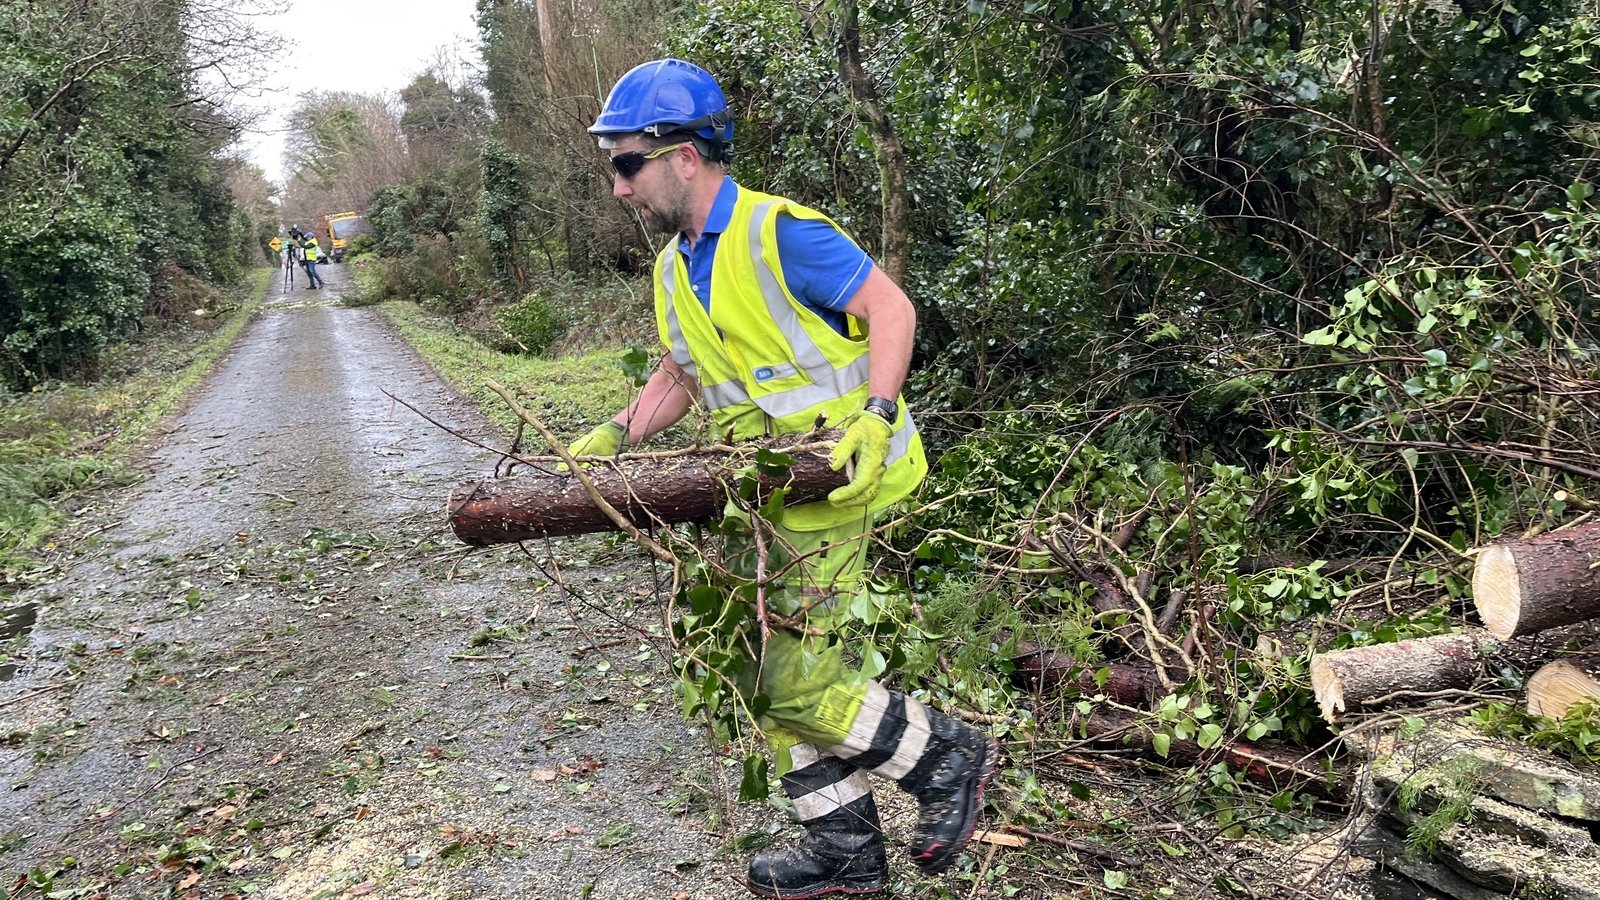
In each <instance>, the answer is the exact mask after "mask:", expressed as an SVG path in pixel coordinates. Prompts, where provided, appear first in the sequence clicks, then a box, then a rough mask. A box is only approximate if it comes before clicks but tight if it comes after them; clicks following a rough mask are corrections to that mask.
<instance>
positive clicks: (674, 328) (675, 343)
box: [661, 251, 709, 402]
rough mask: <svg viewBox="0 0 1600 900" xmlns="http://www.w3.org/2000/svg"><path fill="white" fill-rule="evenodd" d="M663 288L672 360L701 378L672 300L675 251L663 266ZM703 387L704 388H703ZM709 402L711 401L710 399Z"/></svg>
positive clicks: (674, 280) (675, 283)
mask: <svg viewBox="0 0 1600 900" xmlns="http://www.w3.org/2000/svg"><path fill="white" fill-rule="evenodd" d="M661 268H662V269H664V270H665V271H663V272H662V273H661V289H662V290H663V291H665V292H666V300H667V336H668V337H670V338H671V340H672V361H673V362H675V363H677V364H678V367H679V368H681V369H683V371H684V372H685V373H686V374H688V376H689V377H690V378H693V379H694V380H695V381H699V380H700V375H699V373H698V371H697V370H696V368H695V364H694V358H693V357H691V356H690V355H689V342H688V341H687V340H684V337H683V326H682V325H680V324H678V306H677V304H676V303H673V302H672V295H673V294H674V293H676V290H675V289H676V288H677V286H678V285H677V273H678V267H677V254H676V251H674V253H673V260H672V262H671V263H668V264H667V265H665V266H662V267H661ZM702 389H703V388H702ZM708 402H709V401H708Z"/></svg>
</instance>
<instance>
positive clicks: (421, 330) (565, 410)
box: [379, 300, 635, 452]
mask: <svg viewBox="0 0 1600 900" xmlns="http://www.w3.org/2000/svg"><path fill="white" fill-rule="evenodd" d="M379 309H380V310H381V311H382V312H383V314H384V315H386V316H388V317H389V319H390V321H392V322H393V323H394V324H395V327H397V328H398V329H400V333H401V334H402V335H403V336H404V337H405V339H406V342H407V343H409V344H411V346H412V347H414V348H416V350H417V352H418V353H419V354H421V356H422V358H423V360H425V361H426V362H427V363H428V365H430V366H432V367H433V369H434V371H436V372H438V373H439V375H440V376H441V377H442V378H444V380H445V381H446V382H448V383H449V384H450V385H451V386H453V387H455V388H456V389H457V390H459V391H461V392H462V393H463V394H465V395H467V396H469V397H471V398H472V399H473V400H474V401H475V402H476V403H477V404H478V407H479V408H480V409H482V410H483V412H484V414H485V415H486V416H487V417H488V418H489V420H490V421H491V422H493V423H494V425H495V427H496V428H497V429H499V430H500V431H501V433H503V434H511V433H512V432H514V431H515V429H516V424H517V420H516V416H515V415H514V414H513V413H512V412H511V410H510V409H508V408H507V407H506V405H505V403H504V401H502V400H501V399H500V397H499V396H497V395H496V394H495V393H494V392H493V391H490V390H489V389H488V388H486V387H484V383H485V382H486V381H488V380H489V379H493V380H495V381H498V382H500V383H501V384H503V385H505V386H506V387H507V388H510V389H511V390H513V391H515V392H516V393H517V394H519V395H520V396H521V397H522V398H523V400H522V402H523V405H524V406H526V407H527V409H528V411H529V412H531V413H533V414H534V415H536V416H538V417H539V419H540V420H541V421H543V422H544V423H545V424H546V425H548V426H549V427H550V428H551V430H553V431H555V432H556V433H557V434H559V435H562V436H563V437H569V438H574V437H577V436H578V435H581V434H583V433H584V432H585V431H587V430H589V429H590V428H592V427H594V426H595V425H597V424H599V423H600V422H601V421H603V420H604V419H606V418H608V417H610V416H611V415H613V414H614V413H616V412H617V411H618V410H620V409H622V408H623V407H624V406H626V405H627V404H628V402H629V401H631V400H632V399H633V394H634V391H635V388H634V386H633V383H632V381H631V380H630V379H629V378H628V377H627V376H626V375H624V374H623V371H622V364H621V359H622V351H619V350H603V351H596V352H593V353H587V354H584V355H582V356H569V357H561V358H557V359H545V358H542V357H532V356H524V355H521V354H512V353H501V352H499V351H496V350H492V349H489V348H487V347H485V346H483V345H482V344H481V343H479V342H478V341H477V340H476V339H474V338H473V337H472V336H471V335H470V334H468V333H467V332H466V331H465V330H463V329H462V328H461V327H460V326H458V325H456V324H454V323H453V322H451V321H450V320H449V319H445V318H442V317H439V316H434V315H430V314H428V313H427V312H425V311H424V310H422V309H421V308H420V307H418V306H417V305H416V304H415V303H411V302H409V301H400V300H393V301H389V302H387V303H384V304H382V305H381V306H380V307H379ZM533 439H534V440H537V436H534V437H533ZM535 452H537V451H535Z"/></svg>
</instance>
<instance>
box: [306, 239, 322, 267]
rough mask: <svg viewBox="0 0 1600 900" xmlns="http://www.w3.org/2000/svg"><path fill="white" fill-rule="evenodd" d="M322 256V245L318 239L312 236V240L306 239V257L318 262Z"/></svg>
mask: <svg viewBox="0 0 1600 900" xmlns="http://www.w3.org/2000/svg"><path fill="white" fill-rule="evenodd" d="M321 258H322V246H321V245H320V244H318V243H317V239H316V238H312V239H311V240H309V241H306V259H308V260H310V261H311V262H316V261H317V260H319V259H321Z"/></svg>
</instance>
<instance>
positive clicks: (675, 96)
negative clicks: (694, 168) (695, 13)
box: [589, 59, 733, 151]
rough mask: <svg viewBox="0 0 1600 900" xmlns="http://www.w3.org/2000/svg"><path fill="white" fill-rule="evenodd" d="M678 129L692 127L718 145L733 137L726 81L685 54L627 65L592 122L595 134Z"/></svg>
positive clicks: (661, 131)
mask: <svg viewBox="0 0 1600 900" xmlns="http://www.w3.org/2000/svg"><path fill="white" fill-rule="evenodd" d="M675 131H690V132H693V133H694V134H696V135H698V136H700V137H702V138H705V139H706V140H708V141H710V142H711V143H712V147H713V148H714V149H716V150H719V151H720V150H721V148H722V147H723V146H726V145H731V144H732V143H733V115H732V113H730V112H729V111H728V98H727V97H725V96H723V93H722V87H721V86H720V85H718V84H717V80H716V79H715V78H712V77H711V73H710V72H707V71H706V70H705V69H702V68H700V67H699V66H697V65H695V64H694V63H690V62H684V61H683V60H681V59H657V60H653V61H651V62H647V63H644V64H643V65H638V66H634V67H633V68H632V69H629V70H628V72H627V74H625V75H623V76H622V77H621V78H619V79H617V83H616V84H615V85H614V86H613V87H612V88H611V93H610V94H609V95H608V96H607V97H606V104H605V106H604V107H603V108H602V109H601V110H600V115H599V117H598V118H596V119H595V120H594V124H593V125H590V126H589V133H590V134H594V135H606V134H634V133H638V132H644V133H646V134H652V135H655V136H657V137H659V136H661V135H664V134H671V133H672V132H675Z"/></svg>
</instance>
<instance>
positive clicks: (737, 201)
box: [570, 59, 999, 898]
mask: <svg viewBox="0 0 1600 900" xmlns="http://www.w3.org/2000/svg"><path fill="white" fill-rule="evenodd" d="M589 131H590V133H591V134H594V135H595V136H596V137H597V138H598V139H599V142H600V147H601V149H602V150H604V151H606V152H607V153H608V154H609V156H610V161H611V166H612V168H613V170H614V171H615V185H614V189H613V193H614V194H615V195H616V196H617V197H619V198H621V199H623V200H625V201H626V202H627V203H628V204H629V205H630V206H632V207H633V208H634V209H635V210H636V211H637V212H638V213H639V214H640V215H641V216H642V217H643V218H644V221H645V223H646V224H647V225H649V226H650V227H651V228H652V229H654V230H656V231H659V232H663V233H666V234H669V235H675V236H676V239H675V240H669V242H668V244H667V246H666V247H665V248H664V249H663V250H662V252H661V255H660V257H659V258H658V259H657V260H656V266H655V306H656V322H657V326H658V329H659V331H660V333H661V339H662V342H663V343H664V344H665V345H666V347H667V349H668V351H669V352H668V354H667V355H666V356H665V357H664V358H663V359H662V362H661V364H660V366H659V367H658V368H657V370H656V371H655V372H654V373H653V374H652V376H651V378H650V380H649V381H648V382H647V383H646V384H645V386H644V388H643V390H642V391H641V392H640V394H639V397H638V398H637V399H636V400H635V401H634V402H633V403H632V404H630V405H629V406H628V408H627V409H626V410H624V411H623V412H621V413H618V414H617V415H616V416H615V417H614V418H613V419H612V420H611V421H608V422H606V423H604V424H603V425H601V426H600V427H598V428H596V429H595V430H594V431H592V432H590V433H589V434H588V435H585V436H584V437H583V438H581V439H579V440H578V441H577V442H576V443H574V444H573V445H572V447H571V448H570V449H571V452H572V453H573V454H574V455H595V456H603V455H611V454H615V453H617V452H618V451H619V450H620V449H621V448H623V447H624V446H631V445H633V444H637V443H639V442H640V441H643V440H644V439H645V438H648V437H650V436H651V435H653V434H656V433H658V432H660V431H662V430H663V429H665V428H667V427H669V426H670V425H672V424H673V423H674V422H677V421H678V420H679V419H681V418H682V417H683V416H684V415H685V414H687V413H688V412H689V410H690V407H691V405H692V404H693V403H694V402H695V401H696V400H698V401H699V402H701V403H703V404H705V407H706V408H707V410H708V411H709V412H710V415H711V418H712V420H713V422H714V423H715V426H716V429H717V433H718V434H727V433H729V432H731V433H732V436H733V437H734V438H735V439H742V438H750V437H756V436H759V435H764V434H787V433H793V434H799V433H804V432H807V431H810V430H811V429H812V427H813V426H814V425H815V423H816V421H817V419H818V417H819V416H824V417H826V419H827V421H828V422H829V423H830V424H831V425H834V426H836V427H843V428H844V429H845V434H844V437H843V439H842V440H841V441H840V442H839V445H838V447H837V449H836V450H835V451H834V455H833V465H834V468H836V469H837V468H841V467H843V466H844V465H845V464H846V463H847V462H853V463H854V471H853V477H852V480H851V481H850V483H849V484H847V485H845V486H844V487H841V488H838V489H837V490H835V491H834V492H833V493H832V494H830V495H829V497H828V500H827V501H825V502H818V503H811V504H806V505H802V506H794V507H790V508H788V509H786V510H785V511H784V514H783V519H782V523H781V526H779V527H777V529H776V530H777V532H778V536H779V537H780V538H781V542H780V543H781V544H782V545H787V546H786V547H785V549H786V550H788V549H792V550H793V555H794V556H795V557H798V558H801V559H802V563H801V564H800V565H799V566H797V567H794V568H791V569H790V570H789V572H788V573H786V575H785V576H784V579H785V581H784V584H782V585H779V586H777V588H776V589H775V590H774V591H773V596H771V597H769V603H771V604H772V605H773V607H774V609H775V610H776V611H778V612H780V613H783V614H786V615H792V614H796V613H800V612H803V611H804V610H805V609H809V608H813V607H814V606H815V604H817V603H818V602H819V601H820V600H821V599H822V598H826V597H829V596H832V595H834V594H836V593H852V592H853V591H854V590H855V587H856V583H857V581H858V578H859V576H860V573H861V571H862V569H863V567H864V563H865V555H866V544H867V539H866V538H867V535H866V533H867V532H868V531H870V529H871V522H872V519H873V517H874V516H875V515H876V514H878V513H880V512H882V511H883V510H885V509H887V508H888V507H890V506H891V505H893V504H894V503H896V502H897V501H899V500H901V499H903V498H904V497H906V496H907V495H908V494H910V493H911V491H912V490H913V489H915V488H916V486H917V484H918V483H919V482H920V481H921V480H922V478H923V476H924V475H925V474H926V473H927V469H928V464H927V459H926V457H925V456H924V454H923V450H922V441H921V439H920V438H919V437H918V435H917V430H916V426H915V424H914V423H913V422H912V419H911V416H910V415H909V413H907V411H906V410H905V408H904V403H903V401H902V399H901V397H900V387H901V384H902V383H903V382H904V380H905V377H906V371H907V368H908V367H909V365H910V361H911V347H912V334H913V332H914V330H915V328H916V310H915V308H914V307H913V306H912V304H911V301H910V300H909V299H907V297H906V295H905V292H904V291H902V290H901V289H900V288H899V286H898V285H896V284H895V283H894V282H893V281H891V280H890V279H889V277H888V276H887V275H885V274H884V273H883V272H882V271H881V270H879V269H878V268H877V267H876V266H875V265H873V263H872V260H871V259H870V258H869V257H868V256H867V255H866V254H865V253H864V252H862V250H861V249H860V248H859V247H858V246H856V244H855V243H854V242H853V241H851V240H850V238H848V237H846V236H845V235H844V233H843V232H842V231H840V230H839V228H838V226H836V225H835V224H834V223H833V222H832V221H831V220H829V219H828V218H827V217H826V216H824V215H823V214H821V213H819V212H816V211H814V210H811V209H807V208H806V207H804V206H801V205H799V204H797V203H793V202H791V201H789V200H786V199H784V198H782V197H775V196H772V195H769V194H762V193H759V192H757V191H752V190H749V189H747V188H743V187H740V186H739V185H737V184H735V183H734V181H733V179H731V178H729V177H728V176H727V174H726V166H727V163H728V160H729V157H730V155H731V152H732V137H733V129H732V121H731V115H730V113H729V110H728V104H727V100H726V98H725V97H724V95H723V92H722V88H721V87H720V86H719V85H718V84H717V82H716V80H715V79H713V78H712V77H711V75H710V74H709V73H707V72H706V71H705V70H704V69H701V68H700V67H698V66H695V65H693V64H690V63H687V62H683V61H681V60H675V59H663V60H656V61H654V62H649V63H645V64H644V65H642V66H639V67H637V68H635V69H633V70H631V71H629V72H628V73H627V74H625V75H623V76H622V78H621V80H619V81H618V82H617V84H616V85H615V86H614V87H613V88H612V89H611V94H610V96H608V97H607V98H606V103H605V107H604V109H602V110H601V112H600V116H599V118H597V119H596V120H595V123H594V125H593V126H591V127H590V129H589ZM863 335H866V336H865V337H863ZM843 650H844V648H843V646H842V645H841V642H840V640H839V639H838V638H837V637H835V636H832V635H827V634H824V635H822V636H820V637H819V636H816V635H810V636H806V635H801V634H799V633H797V632H793V631H789V630H786V629H782V628H778V629H774V631H773V632H772V635H771V637H770V638H769V639H768V640H767V642H766V644H765V646H764V647H763V649H762V658H761V660H760V664H759V667H758V671H759V673H760V675H759V678H760V680H759V684H756V685H753V686H752V687H753V688H754V689H756V690H759V692H760V693H761V694H763V695H765V696H766V697H767V699H768V700H769V701H770V706H769V707H768V708H767V710H766V711H765V713H764V714H763V715H762V716H761V717H760V718H761V721H760V724H761V726H762V730H763V731H764V732H765V733H766V735H767V736H768V739H769V741H770V743H771V744H772V745H773V750H774V753H775V755H776V756H777V757H778V771H779V773H780V775H781V783H782V786H783V790H784V792H785V793H786V794H787V795H788V796H789V797H790V798H791V799H792V800H793V801H794V808H795V811H796V812H797V813H798V815H799V817H800V819H801V821H802V822H803V823H804V824H805V827H806V837H805V839H804V840H802V841H801V843H800V845H799V846H798V847H795V848H792V849H787V850H782V851H777V852H769V853H763V854H761V855H759V856H757V857H756V858H755V859H754V860H753V861H752V862H751V863H750V869H749V873H748V876H747V877H748V885H749V888H750V890H751V891H753V892H755V893H757V894H760V895H763V896H768V897H784V898H799V897H816V896H821V895H823V894H830V893H867V892H871V891H876V890H880V889H882V888H883V887H885V886H886V885H887V883H888V866H887V863H886V861H885V855H884V845H883V832H882V829H881V827H880V826H879V822H878V811H877V806H876V804H875V803H874V801H873V798H872V788H871V785H870V783H869V781H868V778H867V776H868V775H869V774H870V775H876V776H878V777H881V778H887V779H891V780H894V781H896V782H898V783H899V785H900V787H901V788H903V789H905V790H906V791H908V792H910V793H911V794H912V795H914V796H915V797H916V798H917V800H918V801H919V803H920V805H921V814H920V817H919V821H918V823H917V827H916V832H915V835H914V836H913V838H912V843H911V855H912V858H913V859H914V860H915V861H916V863H917V864H918V865H920V866H921V867H922V868H923V869H925V870H927V871H934V872H936V871H939V870H942V869H944V868H945V867H946V866H948V865H949V864H950V863H951V862H953V861H954V860H955V858H956V856H957V855H958V854H959V853H960V851H961V849H962V848H963V847H964V846H965V845H966V843H967V841H968V839H969V838H970V837H971V836H972V832H973V829H974V827H975V826H976V824H977V822H978V819H979V816H980V815H981V813H982V809H983V789H984V787H985V786H986V784H987V783H988V781H989V779H990V778H991V777H992V776H993V774H994V771H995V766H996V762H997V758H998V756H999V747H998V745H997V744H996V742H995V741H994V739H993V738H991V737H989V736H987V735H985V734H983V733H982V732H979V731H978V730H976V729H974V728H972V727H971V726H968V725H966V724H964V723H962V722H960V721H958V720H956V719H954V718H951V717H950V716H947V715H945V714H943V713H941V712H939V711H937V710H934V709H930V708H928V707H926V706H924V705H923V704H921V703H919V702H917V701H916V700H915V699H913V698H911V697H908V696H906V695H905V694H903V693H900V692H898V691H893V690H889V689H887V688H885V687H883V686H882V685H881V684H879V683H877V682H876V681H873V680H871V679H869V678H867V677H866V676H865V675H863V674H862V673H861V672H859V671H857V670H856V669H854V668H853V667H851V666H850V665H849V664H847V663H846V662H845V660H844V657H843ZM785 751H786V752H785Z"/></svg>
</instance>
